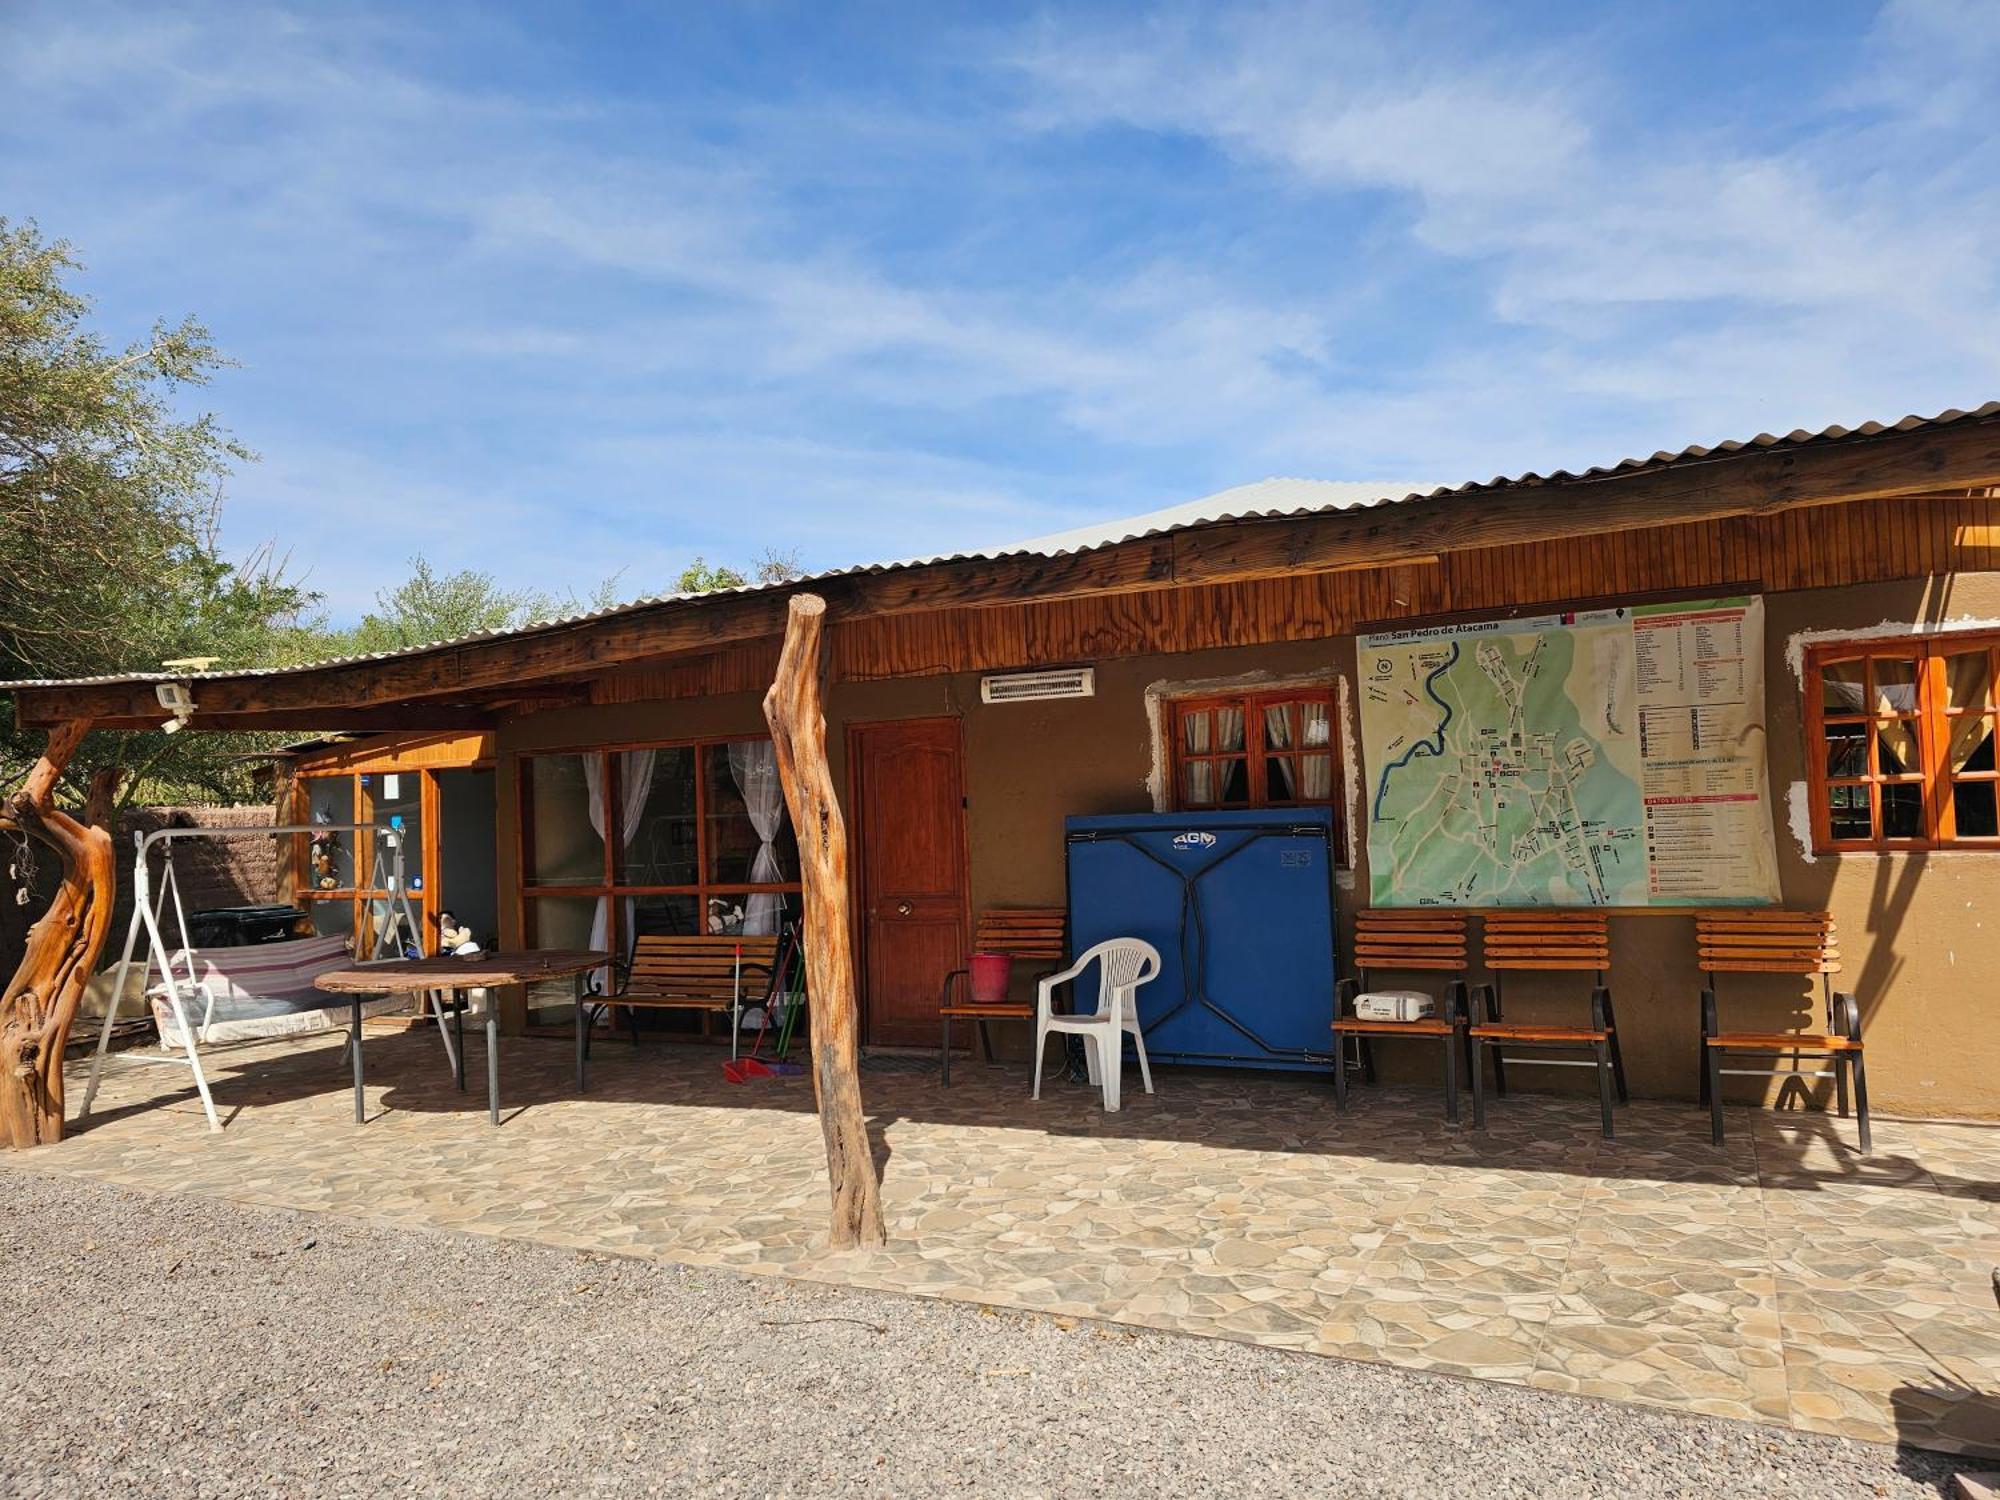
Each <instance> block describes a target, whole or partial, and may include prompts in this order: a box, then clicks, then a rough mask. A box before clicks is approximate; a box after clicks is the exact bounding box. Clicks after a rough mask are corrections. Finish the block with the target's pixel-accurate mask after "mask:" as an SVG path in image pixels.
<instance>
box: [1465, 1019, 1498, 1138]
mask: <svg viewBox="0 0 2000 1500" xmlns="http://www.w3.org/2000/svg"><path fill="white" fill-rule="evenodd" d="M1485 1050H1486V1044H1485V1043H1484V1042H1482V1041H1480V1040H1479V1038H1478V1037H1474V1038H1473V1039H1472V1128H1473V1129H1474V1130H1484V1129H1485V1128H1486V1070H1485V1069H1484V1068H1482V1067H1480V1066H1479V1062H1480V1058H1479V1054H1480V1053H1482V1052H1484V1051H1485ZM1493 1063H1494V1071H1495V1073H1496V1074H1497V1073H1498V1071H1499V1063H1500V1054H1499V1053H1497V1052H1496V1053H1494V1054H1493Z"/></svg>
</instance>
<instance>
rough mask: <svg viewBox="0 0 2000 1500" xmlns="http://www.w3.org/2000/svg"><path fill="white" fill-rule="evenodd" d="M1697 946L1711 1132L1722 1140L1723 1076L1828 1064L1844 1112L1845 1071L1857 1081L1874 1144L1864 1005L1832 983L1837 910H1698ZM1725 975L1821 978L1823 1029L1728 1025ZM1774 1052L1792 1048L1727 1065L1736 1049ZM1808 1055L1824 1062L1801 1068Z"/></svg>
mask: <svg viewBox="0 0 2000 1500" xmlns="http://www.w3.org/2000/svg"><path fill="white" fill-rule="evenodd" d="M1694 932H1695V948H1696V951H1697V954H1698V956H1699V959H1700V963H1701V969H1702V973H1703V975H1704V976H1705V983H1704V984H1703V985H1702V991H1701V1053H1702V1057H1701V1097H1702V1100H1703V1102H1705V1103H1706V1104H1707V1105H1708V1113H1709V1134H1710V1136H1711V1137H1712V1138H1713V1140H1714V1141H1715V1144H1716V1145H1718V1146H1719V1145H1721V1144H1722V1080H1723V1078H1724V1077H1735V1076H1738V1075H1744V1076H1757V1077H1766V1078H1787V1079H1790V1078H1808V1077H1810V1078H1824V1077H1826V1076H1827V1074H1828V1072H1829V1071H1831V1073H1832V1075H1833V1080H1834V1088H1835V1091H1836V1093H1837V1096H1838V1100H1839V1105H1840V1112H1841V1114H1843V1115H1845V1114H1846V1113H1847V1108H1848V1105H1847V1094H1848V1077H1849V1075H1850V1074H1852V1075H1853V1080H1854V1114H1855V1118H1856V1122H1857V1123H1858V1124H1859V1126H1860V1131H1861V1149H1862V1151H1863V1152H1864V1153H1866V1152H1868V1151H1869V1150H1871V1149H1872V1148H1873V1142H1872V1141H1871V1139H1870V1134H1869V1129H1868V1074H1867V1071H1866V1069H1865V1067H1864V1065H1863V1062H1862V1046H1861V1006H1860V1004H1859V1002H1857V1001H1856V1000H1855V998H1854V996H1853V995H1852V994H1849V993H1847V992H1845V991H1839V990H1835V989H1834V987H1833V976H1834V975H1836V974H1838V973H1839V972H1840V940H1839V934H1838V933H1837V931H1836V930H1835V928H1834V924H1833V918H1832V916H1831V915H1830V914H1829V913H1827V912H1823V911H1773V910H1769V909H1766V908H1758V909H1746V910H1743V911H1729V912H1719V911H1718V912H1702V913H1700V914H1699V915H1697V916H1696V917H1695V923H1694ZM1720 974H1802V975H1817V976H1818V977H1819V985H1820V995H1821V999H1822V1001H1823V1002H1824V1004H1825V1006H1826V1030H1825V1031H1796V1032H1790V1031H1778V1032H1773V1031H1724V1030H1723V1029H1722V1027H1721V1023H1720V1020H1719V1018H1718V1015H1717V1007H1716V999H1715V990H1716V976H1717V975H1720ZM1737 1052H1741V1053H1756V1054H1762V1055H1765V1056H1767V1057H1771V1058H1775V1057H1776V1056H1777V1055H1778V1054H1781V1053H1790V1054H1791V1057H1792V1065H1791V1066H1790V1067H1788V1068H1778V1067H1771V1068H1726V1067H1724V1066H1723V1063H1724V1062H1725V1061H1726V1060H1727V1059H1728V1057H1729V1055H1730V1054H1731V1053H1737ZM1806 1056H1811V1057H1813V1058H1815V1059H1823V1060H1824V1061H1826V1062H1828V1063H1830V1064H1831V1065H1832V1066H1831V1069H1830V1070H1829V1069H1827V1068H1802V1067H1800V1066H1799V1062H1800V1060H1801V1059H1802V1058H1803V1057H1806Z"/></svg>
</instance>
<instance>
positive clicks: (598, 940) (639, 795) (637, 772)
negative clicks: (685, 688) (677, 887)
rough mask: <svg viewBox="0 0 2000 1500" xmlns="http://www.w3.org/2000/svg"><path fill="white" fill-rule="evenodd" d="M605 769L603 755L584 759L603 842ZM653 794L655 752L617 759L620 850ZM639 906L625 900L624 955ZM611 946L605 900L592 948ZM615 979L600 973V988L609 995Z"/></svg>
mask: <svg viewBox="0 0 2000 1500" xmlns="http://www.w3.org/2000/svg"><path fill="white" fill-rule="evenodd" d="M604 765H605V758H604V757H603V756H602V755H585V756H584V757H583V782H584V788H585V790H586V791H587V792H588V793H589V794H590V826H591V827H592V828H594V829H596V830H597V836H598V837H599V838H600V839H601V838H603V837H604V836H605V832H604ZM652 791H653V752H652V751H651V750H627V751H625V752H624V753H623V754H622V755H621V756H619V758H618V847H619V848H620V849H621V850H623V849H629V848H631V847H632V840H633V839H634V838H635V837H637V835H638V832H639V820H640V818H641V817H642V816H643V815H644V813H645V811H646V799H647V797H649V796H650V795H652ZM637 906H638V903H637V902H635V901H634V900H633V899H632V898H631V897H630V896H627V897H626V898H625V912H624V916H625V921H624V924H623V925H624V935H625V951H626V953H628V954H629V953H631V951H632V940H633V937H634V936H635V934H634V933H633V931H632V927H633V916H634V914H635V912H636V911H637ZM610 945H611V903H610V901H609V900H608V899H607V898H606V897H603V896H599V897H598V898H597V910H596V911H595V912H594V913H593V914H592V915H591V918H590V946H591V947H593V948H600V949H601V948H608V947H610ZM611 985H612V979H611V971H610V970H609V969H599V970H598V971H597V987H598V988H599V989H600V990H603V991H606V992H608V991H609V990H610V989H611Z"/></svg>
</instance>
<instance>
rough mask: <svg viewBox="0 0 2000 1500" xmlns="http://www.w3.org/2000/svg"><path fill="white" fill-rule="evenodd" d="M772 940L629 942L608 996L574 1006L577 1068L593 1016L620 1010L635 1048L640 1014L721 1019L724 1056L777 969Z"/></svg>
mask: <svg viewBox="0 0 2000 1500" xmlns="http://www.w3.org/2000/svg"><path fill="white" fill-rule="evenodd" d="M778 942H779V940H778V939H777V938H776V937H744V936H734V937H732V936H720V937H670V936H663V935H645V936H641V937H639V938H637V939H635V940H634V941H633V944H632V956H631V958H630V959H628V960H625V961H622V962H618V963H616V964H614V965H613V972H614V975H615V978H616V988H615V989H614V990H613V991H612V993H610V994H608V995H606V994H595V993H593V994H589V995H585V996H584V997H583V1000H582V1001H581V1003H579V1004H578V1006H577V1026H578V1028H579V1031H580V1037H579V1042H578V1048H579V1051H578V1067H579V1069H581V1066H582V1059H584V1058H587V1057H588V1056H589V1055H590V1029H591V1025H592V1023H593V1022H594V1020H595V1019H596V1015H597V1013H598V1012H600V1011H602V1010H604V1009H605V1008H606V1007H607V1006H623V1007H624V1008H625V1010H626V1013H627V1014H628V1015H629V1016H630V1018H631V1022H632V1044H633V1045H634V1046H637V1045H638V1043H639V1015H638V1013H639V1012H640V1011H642V1010H689V1011H696V1012H699V1013H702V1014H704V1015H727V1016H728V1017H729V1018H730V1019H729V1025H730V1041H729V1045H730V1051H731V1052H732V1053H734V1051H735V1049H736V1033H737V1030H738V1028H739V1027H740V1024H741V1020H742V1015H743V1007H744V1006H745V1005H755V1004H757V1003H758V1002H760V1001H762V1000H764V999H765V998H767V997H768V995H769V993H770V989H771V984H772V976H773V974H774V973H775V972H776V970H777V965H778Z"/></svg>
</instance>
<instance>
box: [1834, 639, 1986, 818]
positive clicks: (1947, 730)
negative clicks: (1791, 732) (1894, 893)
mask: <svg viewBox="0 0 2000 1500" xmlns="http://www.w3.org/2000/svg"><path fill="white" fill-rule="evenodd" d="M1980 651H1984V652H1985V653H1986V657H1987V661H1986V689H1985V691H1986V696H1985V700H1984V702H1982V703H1978V704H1968V705H1953V704H1952V703H1951V702H1950V701H1949V699H1950V678H1949V674H1948V673H1947V672H1946V670H1945V668H1946V664H1947V662H1948V660H1949V659H1950V658H1952V657H1955V656H1970V655H1973V654H1975V653H1978V652H1980ZM1878 661H1902V662H1911V663H1914V664H1915V672H1914V678H1915V689H1916V691H1915V696H1914V701H1913V703H1912V705H1911V707H1910V709H1909V710H1907V711H1904V710H1902V709H1893V708H1892V709H1890V710H1888V711H1884V710H1883V709H1882V706H1881V701H1880V698H1879V695H1878V694H1877V692H1876V677H1875V672H1876V668H1875V663H1876V662H1878ZM1846 662H1860V663H1863V664H1864V668H1865V672H1864V676H1863V679H1862V703H1861V706H1860V707H1859V708H1858V709H1855V710H1848V709H1846V708H1845V707H1844V706H1842V707H1836V708H1835V709H1833V710H1832V711H1831V712H1829V710H1828V706H1827V703H1826V678H1825V673H1826V669H1827V668H1828V667H1831V666H1837V665H1840V664H1842V663H1846ZM1996 674H2000V630H1983V631H1974V630H1968V631H1948V632H1943V633H1939V634H1935V635H1905V636H1881V637H1871V638H1867V639H1855V640H1844V641H1822V642H1819V643H1817V644H1815V645H1813V646H1810V647H1808V648H1807V650H1806V656H1805V677H1806V684H1805V685H1806V722H1805V753H1806V781H1807V787H1808V789H1809V792H1810V800H1811V811H1812V820H1813V829H1812V832H1813V850H1814V852H1815V853H1820V854H1850V853H1852V854H1896V853H1908V852H1922V851H1929V850H1954V849H1960V850H1965V849H1969V850H1989V851H1991V850H2000V833H1995V834H1981V835H1969V834H1961V833H1959V831H1958V826H1957V813H1956V810H1955V804H1954V799H1953V797H1952V789H1953V787H1954V785H1955V784H1958V783H1965V784H1968V785H1969V784H1975V783H1977V784H1985V785H1991V786H1993V787H1994V794H1995V797H1996V799H2000V769H1996V770H1993V771H1964V770H1961V771H1958V772H1953V771H1952V769H1951V726H1952V724H1953V722H1954V721H1956V720H1959V719H1966V718H1989V719H1990V718H1993V717H1994V716H1995V715H1996V714H2000V699H1996V695H1995V694H1996V688H1995V676H1996ZM1890 723H1906V724H1908V725H1910V726H1911V732H1912V733H1913V734H1914V736H1915V739H1916V746H1917V756H1916V766H1917V768H1916V770H1915V771H1914V772H1905V773H1901V774H1888V773H1884V772H1883V771H1882V770H1881V767H1880V744H1881V738H1880V730H1879V726H1881V725H1883V724H1890ZM1830 729H1846V730H1849V731H1853V730H1857V729H1858V730H1859V731H1860V732H1861V733H1862V734H1863V735H1864V736H1865V741H1866V748H1867V755H1866V766H1865V769H1864V770H1863V771H1862V772H1860V773H1859V774H1850V775H1834V774H1833V773H1832V770H1831V768H1830V764H1829V763H1830V760H1831V751H1832V746H1833V740H1832V738H1830V736H1829V730H1830ZM1885 786H1914V787H1917V788H1919V794H1918V795H1919V808H1920V811H1919V824H1918V832H1917V833H1916V834H1915V835H1913V836H1911V837H1907V838H1892V837H1888V836H1887V835H1885V834H1884V833H1883V831H1882V828H1883V820H1882V788H1884V787H1885ZM1840 788H1864V789H1866V791H1867V796H1868V809H1869V836H1868V837H1867V838H1851V837H1850V838H1842V837H1836V836H1835V833H1834V828H1833V796H1834V792H1835V790H1836V789H1840Z"/></svg>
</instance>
